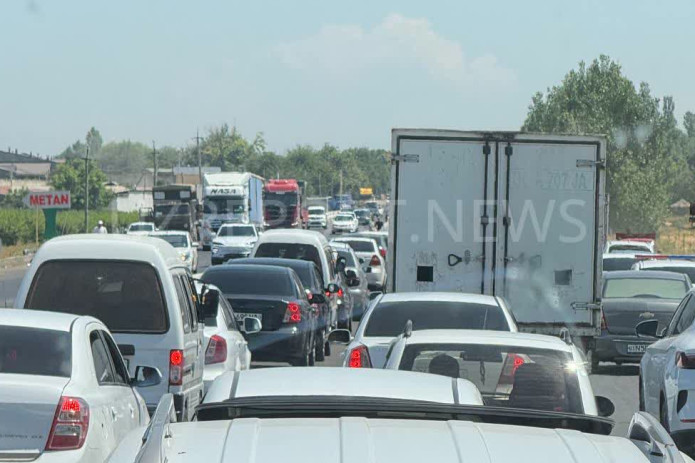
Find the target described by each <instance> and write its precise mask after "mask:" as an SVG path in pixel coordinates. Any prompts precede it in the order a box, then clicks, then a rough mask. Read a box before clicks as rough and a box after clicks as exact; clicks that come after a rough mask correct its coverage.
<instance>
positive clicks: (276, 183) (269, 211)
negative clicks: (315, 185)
mask: <svg viewBox="0 0 695 463" xmlns="http://www.w3.org/2000/svg"><path fill="white" fill-rule="evenodd" d="M303 186H304V185H303V182H297V180H295V179H270V180H268V183H266V184H265V187H263V209H264V211H263V215H264V218H265V222H266V228H304V226H305V225H306V222H307V219H308V215H307V211H306V207H305V202H306V201H305V195H304V188H303Z"/></svg>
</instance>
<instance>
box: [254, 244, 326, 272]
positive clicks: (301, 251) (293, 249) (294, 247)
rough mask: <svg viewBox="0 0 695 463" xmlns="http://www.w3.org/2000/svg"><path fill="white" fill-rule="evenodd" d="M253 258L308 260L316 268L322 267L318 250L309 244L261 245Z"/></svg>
mask: <svg viewBox="0 0 695 463" xmlns="http://www.w3.org/2000/svg"><path fill="white" fill-rule="evenodd" d="M254 257H280V258H283V259H300V260H308V261H310V262H313V263H315V264H316V266H317V267H318V268H321V267H322V265H321V258H320V257H319V251H318V249H316V247H315V246H312V245H310V244H296V243H262V244H261V245H260V246H258V249H256V254H255V255H254Z"/></svg>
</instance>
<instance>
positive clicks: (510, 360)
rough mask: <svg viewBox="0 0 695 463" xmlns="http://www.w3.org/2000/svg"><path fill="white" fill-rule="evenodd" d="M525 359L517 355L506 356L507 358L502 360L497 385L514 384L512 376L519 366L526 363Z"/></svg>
mask: <svg viewBox="0 0 695 463" xmlns="http://www.w3.org/2000/svg"><path fill="white" fill-rule="evenodd" d="M526 360H527V359H526V358H524V356H522V355H519V354H513V353H510V354H507V358H506V359H505V360H504V366H503V367H502V373H501V374H500V379H499V381H498V382H497V383H498V385H511V384H514V375H515V374H516V370H518V369H519V367H520V366H521V365H523V364H524V363H526Z"/></svg>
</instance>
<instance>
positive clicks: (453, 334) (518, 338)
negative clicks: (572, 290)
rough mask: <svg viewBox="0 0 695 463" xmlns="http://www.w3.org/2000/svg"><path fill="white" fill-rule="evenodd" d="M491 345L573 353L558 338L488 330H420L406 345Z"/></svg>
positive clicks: (407, 339) (414, 333)
mask: <svg viewBox="0 0 695 463" xmlns="http://www.w3.org/2000/svg"><path fill="white" fill-rule="evenodd" d="M450 343H460V344H491V345H498V346H524V347H533V348H538V349H552V350H558V351H562V352H572V348H571V347H570V346H569V345H568V344H566V343H565V342H564V341H563V340H561V339H560V338H558V337H556V336H546V335H543V334H531V333H513V332H508V331H486V330H420V331H413V332H412V333H411V335H410V337H408V338H406V344H450Z"/></svg>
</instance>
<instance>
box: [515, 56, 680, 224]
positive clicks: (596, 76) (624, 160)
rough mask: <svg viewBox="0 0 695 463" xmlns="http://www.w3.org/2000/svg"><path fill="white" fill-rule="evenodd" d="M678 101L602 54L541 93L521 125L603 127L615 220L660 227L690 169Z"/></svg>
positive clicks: (577, 129)
mask: <svg viewBox="0 0 695 463" xmlns="http://www.w3.org/2000/svg"><path fill="white" fill-rule="evenodd" d="M674 107H675V105H674V102H673V99H671V98H668V97H667V98H664V101H663V104H660V101H659V99H657V98H655V97H653V96H652V95H651V92H650V89H649V86H648V85H647V84H646V83H641V84H640V86H639V88H636V87H635V85H634V84H633V83H632V81H631V80H629V79H628V78H627V77H625V76H624V75H623V74H622V70H621V67H620V65H619V64H618V63H616V62H614V61H612V60H611V59H610V58H609V57H608V56H605V55H601V56H600V57H599V58H598V59H596V60H594V61H593V62H592V63H591V64H590V65H589V66H586V65H585V63H584V62H581V63H579V68H578V69H577V70H571V71H570V72H569V73H568V74H567V75H566V76H565V78H564V79H563V81H562V83H561V84H560V85H558V86H555V87H553V88H551V89H548V90H547V92H546V93H545V94H543V93H540V92H539V93H536V95H534V96H533V98H532V101H531V105H530V107H529V112H528V115H527V117H526V121H525V122H524V125H523V126H522V130H524V131H530V132H545V133H572V134H592V133H599V134H605V135H606V136H607V139H608V146H607V187H608V192H609V194H610V199H611V207H610V212H611V218H610V220H611V227H612V228H613V229H615V230H632V231H635V232H637V231H655V230H657V229H658V227H659V225H660V224H661V222H662V220H663V218H664V217H665V215H666V214H667V212H668V209H667V207H668V201H669V199H670V198H671V197H672V196H673V194H675V192H676V191H677V189H678V186H679V184H680V182H682V181H683V179H682V178H681V179H680V180H679V184H676V181H675V179H677V178H679V175H678V174H679V172H682V171H683V170H686V171H687V165H686V164H685V157H684V156H683V138H682V137H681V135H682V132H680V131H679V129H678V127H677V124H676V123H675V117H673V110H674ZM690 178H692V175H690Z"/></svg>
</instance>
